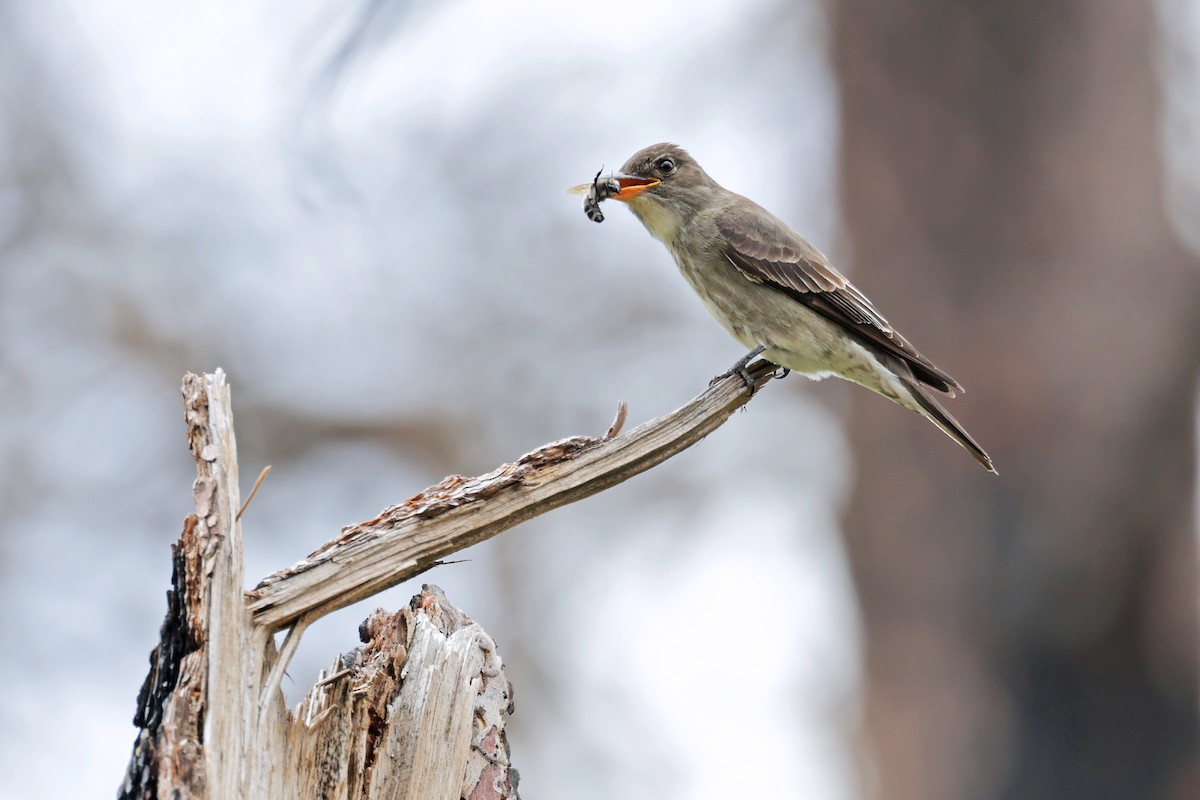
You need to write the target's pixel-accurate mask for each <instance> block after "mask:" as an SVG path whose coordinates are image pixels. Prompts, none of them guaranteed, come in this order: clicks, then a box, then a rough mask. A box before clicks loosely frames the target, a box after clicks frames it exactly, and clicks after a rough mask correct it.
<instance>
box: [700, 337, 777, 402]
mask: <svg viewBox="0 0 1200 800" xmlns="http://www.w3.org/2000/svg"><path fill="white" fill-rule="evenodd" d="M766 349H767V348H766V346H765V345H761V344H760V345H759V346H758V347H756V348H754V349H753V350H751V351H750V352H749V353H747V354H746V355H744V356H742V357H741V358H739V359H738V360H737V362H736V363H735V364H734V365H733V366H732V367H730V368H729V369H727V370H725V371H724V372H722V373H721V374H720V375H718V376H717V377H715V378H713V379H712V380H711V381H709V382H708V385H709V386H712V385H713V384H714V383H716V382H717V381H719V380H721V379H722V378H728V377H729V376H730V375H737V376H738V377H740V378H741V379H742V380H743V381H745V382H746V388H747V389H749V390H750V396H751V397H753V396H754V392H755V387H754V378H752V377H750V373H749V371H747V370H746V365H747V364H749V363H750V362H751V361H753V360H754V359H755V358H757V357H758V356H759V355H761V354H762V351H763V350H766Z"/></svg>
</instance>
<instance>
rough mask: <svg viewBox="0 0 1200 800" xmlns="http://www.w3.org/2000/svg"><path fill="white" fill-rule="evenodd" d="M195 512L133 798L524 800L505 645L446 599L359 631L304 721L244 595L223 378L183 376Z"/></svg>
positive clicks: (145, 719) (172, 594)
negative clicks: (508, 729)
mask: <svg viewBox="0 0 1200 800" xmlns="http://www.w3.org/2000/svg"><path fill="white" fill-rule="evenodd" d="M184 400H185V408H186V419H187V422H188V441H189V444H190V445H191V449H192V453H193V456H194V458H195V461H196V470H197V474H196V480H195V482H194V483H193V486H192V499H193V502H194V503H195V513H193V514H191V515H189V516H188V517H187V518H186V520H185V521H184V527H183V534H182V535H181V536H180V538H179V541H178V542H177V543H176V545H175V546H174V547H173V548H172V556H173V559H172V564H173V570H172V576H171V588H170V590H169V591H168V593H167V614H166V618H165V620H164V621H163V624H162V628H161V640H160V642H159V644H158V646H157V647H155V649H154V652H153V653H152V654H151V657H150V671H149V674H148V675H147V677H146V681H145V683H144V684H143V686H142V690H141V692H140V693H139V695H138V700H137V710H136V712H135V716H134V724H135V725H136V726H137V727H138V729H139V730H138V733H137V738H136V740H135V742H134V747H133V754H132V756H131V758H130V761H129V766H128V769H127V772H126V777H125V780H124V782H123V783H122V785H121V787H120V790H119V797H121V798H123V799H126V800H135V799H136V800H151V799H152V798H159V797H171V798H177V800H201V799H203V798H207V799H211V800H225V799H226V798H228V799H229V800H234V798H250V797H252V798H263V799H264V800H310V799H311V800H317V798H321V800H326V799H329V800H367V798H384V797H387V798H393V797H395V798H411V800H418V798H419V799H420V800H460V798H466V800H517V791H516V786H517V773H516V770H514V769H512V768H511V767H510V764H509V755H508V739H507V735H506V733H505V722H506V720H507V717H508V715H509V714H510V713H511V712H512V689H511V686H510V685H509V683H508V679H507V678H506V677H505V675H504V670H503V665H502V664H501V661H500V656H499V654H498V653H497V651H496V645H495V643H494V642H493V641H492V640H491V638H490V637H489V636H488V635H487V633H485V632H484V631H483V629H482V628H480V627H479V626H478V625H477V624H475V623H474V622H472V621H471V620H470V618H468V617H467V616H466V615H465V614H463V613H462V612H461V611H458V610H457V609H455V608H454V607H453V606H452V605H451V604H450V603H449V601H448V600H447V599H446V597H445V595H444V594H443V593H442V591H441V590H440V589H438V588H437V587H434V586H426V587H424V589H423V590H422V592H421V594H419V595H417V596H416V597H414V598H413V601H412V603H411V604H410V605H409V606H408V607H406V608H404V609H401V610H400V611H399V612H397V613H395V614H388V613H386V612H383V611H379V612H376V613H375V614H374V615H373V616H372V617H371V618H370V619H368V620H367V621H366V622H365V623H364V624H363V625H362V626H361V627H360V638H361V640H362V641H363V645H362V646H361V647H359V648H357V649H355V650H353V651H351V652H349V653H347V654H344V655H342V656H340V657H339V658H338V661H337V662H336V665H335V670H334V671H333V672H332V674H329V675H326V676H323V678H322V680H321V681H318V683H317V684H316V685H315V686H314V687H313V689H312V691H311V692H310V693H309V695H308V697H307V698H306V699H305V700H304V702H303V703H302V704H301V706H300V708H299V709H298V710H297V712H296V713H291V712H289V711H288V709H287V707H286V705H285V703H284V698H283V694H282V693H281V692H280V691H279V686H278V682H277V676H280V675H282V672H283V669H284V668H285V667H286V660H287V658H288V655H289V654H290V653H291V652H292V651H293V650H294V647H295V644H296V642H297V641H298V640H299V636H300V633H301V632H302V629H303V627H304V626H305V625H307V624H308V622H309V621H311V619H314V618H315V615H314V614H310V615H309V616H306V617H304V618H303V619H301V620H300V621H299V623H298V624H296V625H295V626H294V629H293V630H292V631H291V632H290V633H289V636H288V638H287V639H286V640H285V647H284V649H283V651H282V652H281V651H277V650H276V647H275V644H274V641H273V639H272V631H273V629H272V628H269V627H267V626H266V625H263V624H262V623H260V622H257V621H255V620H254V619H253V618H252V617H251V615H250V613H249V609H248V608H247V606H246V600H245V596H244V592H243V590H242V539H241V530H240V527H239V525H238V522H237V510H238V508H239V504H238V492H237V453H236V445H235V442H234V437H233V417H232V413H231V410H230V396H229V386H228V385H227V384H226V383H225V378H224V375H223V374H222V373H221V372H220V371H218V372H217V373H216V374H215V375H208V376H198V375H188V376H187V377H186V378H185V380H184Z"/></svg>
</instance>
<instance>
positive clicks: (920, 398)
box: [897, 376, 999, 475]
mask: <svg viewBox="0 0 1200 800" xmlns="http://www.w3.org/2000/svg"><path fill="white" fill-rule="evenodd" d="M897 377H900V380H901V381H902V382H903V383H904V385H905V387H906V388H907V389H908V391H909V393H910V394H912V397H913V399H914V400H916V401H917V404H918V405H919V406H920V407H921V408H920V410H919V411H918V413H920V414H921V415H922V416H924V417H927V418H928V419H929V421H930V422H932V423H933V424H934V425H937V426H938V427H939V428H940V429H941V430H942V432H943V433H945V434H946V435H947V436H949V437H950V438H951V439H953V440H954V441H956V442H958V443H959V445H961V446H962V448H963V449H964V450H966V451H967V452H968V453H970V454H971V456H972V457H973V458H974V459H975V460H976V461H978V462H979V463H980V464H981V465H982V466H983V468H984V469H986V470H987V471H988V472H990V473H992V474H993V475H998V474H999V473H997V472H996V468H995V467H994V466H993V465H992V458H991V456H989V455H988V454H987V453H986V452H984V450H983V448H982V447H980V446H979V443H978V442H976V441H975V440H974V439H973V438H971V434H969V433H967V431H966V430H965V429H964V428H963V426H962V425H959V424H958V420H956V419H955V418H954V417H953V416H951V414H950V412H949V411H947V410H946V409H944V408H942V406H941V404H940V403H938V401H937V400H934V399H933V397H931V396H930V394H929V392H927V391H926V390H925V388H924V387H923V386H921V385H920V384H919V383H917V382H916V381H915V380H909V379H908V378H906V377H904V376H897Z"/></svg>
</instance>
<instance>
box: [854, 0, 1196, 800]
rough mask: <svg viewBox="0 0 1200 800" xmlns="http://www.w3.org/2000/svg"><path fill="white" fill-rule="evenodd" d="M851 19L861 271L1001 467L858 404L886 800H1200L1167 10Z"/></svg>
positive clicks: (857, 3)
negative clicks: (1162, 130) (1159, 58)
mask: <svg viewBox="0 0 1200 800" xmlns="http://www.w3.org/2000/svg"><path fill="white" fill-rule="evenodd" d="M833 16H834V34H833V37H834V45H833V46H834V51H835V61H836V67H837V71H838V80H839V82H840V93H841V105H842V115H843V117H842V120H843V126H844V132H843V136H844V139H843V154H842V159H843V162H842V193H843V203H844V219H845V226H846V231H847V234H848V239H849V243H850V248H851V252H852V257H851V258H849V259H846V261H847V264H848V266H849V267H850V271H851V272H852V275H853V277H855V278H858V279H861V281H860V285H862V286H864V287H865V288H866V289H867V291H868V293H869V294H870V295H871V296H872V298H873V299H875V300H876V302H877V303H878V304H879V306H880V308H881V309H883V310H884V313H886V314H888V316H889V318H890V319H891V321H892V322H894V323H896V324H897V325H898V327H899V328H900V329H901V330H902V331H904V332H905V334H906V335H907V336H909V337H910V339H912V341H913V342H914V343H915V344H916V345H917V347H918V348H920V349H921V350H922V351H923V352H924V353H925V354H926V355H928V356H930V357H931V358H933V360H934V361H935V362H936V363H938V364H939V365H940V366H942V367H945V368H946V369H948V370H949V371H950V372H951V373H952V374H953V375H955V376H956V377H958V378H959V379H960V380H961V381H962V382H963V383H964V385H966V387H967V389H968V394H967V395H966V396H965V398H964V399H962V400H960V401H957V402H955V403H953V404H952V405H953V412H954V413H955V414H956V415H957V416H958V417H959V419H960V420H962V421H963V422H964V423H965V424H966V426H967V428H968V429H969V430H971V431H972V432H973V433H974V434H975V435H976V437H977V438H978V439H979V441H980V442H981V443H982V444H983V445H984V447H986V448H987V449H989V451H990V452H991V454H992V456H993V457H994V458H995V460H996V465H997V468H998V469H999V470H1000V477H999V478H998V479H997V478H992V477H991V476H989V475H986V474H984V473H983V472H982V471H981V470H979V469H978V467H977V466H975V465H974V464H973V463H972V462H971V461H970V459H969V458H967V457H966V456H965V455H964V454H963V453H962V452H961V451H959V450H958V449H957V448H955V447H953V446H951V445H949V444H948V443H947V442H945V441H943V440H942V439H941V437H939V436H938V435H937V433H936V432H934V431H933V430H932V429H931V428H930V427H929V426H928V424H927V423H925V422H923V421H922V420H920V419H918V418H917V417H916V416H915V415H904V414H901V413H898V412H896V411H894V410H893V409H891V408H888V407H887V406H886V404H885V403H883V402H882V401H879V400H878V399H877V398H874V397H871V396H868V395H866V394H865V393H859V394H858V395H857V396H856V398H855V403H856V410H857V413H856V415H855V418H854V425H853V430H854V433H853V436H854V443H855V453H856V456H857V458H858V464H859V470H858V482H857V486H858V488H857V494H856V496H855V498H854V499H853V501H852V503H851V506H850V507H851V509H852V510H851V512H850V513H849V515H848V519H847V522H846V527H847V536H848V540H849V548H850V553H851V559H852V562H853V569H854V572H855V577H856V581H857V585H858V589H859V593H860V598H861V603H862V610H863V616H864V622H865V628H866V633H867V638H866V641H867V654H866V681H867V686H866V712H865V715H866V718H865V723H866V731H865V735H866V739H867V742H866V744H867V746H868V754H869V755H868V758H869V759H870V760H871V762H872V763H871V767H870V769H869V770H868V774H871V775H873V776H874V778H873V782H875V783H876V784H877V785H876V786H875V792H874V794H875V795H876V796H880V797H887V798H889V800H909V799H910V798H911V800H942V799H944V798H956V799H957V798H1023V800H1038V799H1039V798H1063V797H1071V798H1122V800H1124V798H1134V797H1137V798H1184V797H1200V778H1198V773H1197V746H1198V742H1200V737H1198V719H1197V685H1198V678H1197V655H1196V654H1197V632H1196V625H1197V620H1196V605H1197V603H1196V599H1197V576H1196V548H1195V531H1194V519H1193V511H1192V508H1193V507H1192V499H1193V498H1192V494H1193V487H1194V485H1195V477H1196V476H1195V463H1194V447H1195V440H1194V431H1195V403H1196V380H1197V374H1198V366H1200V313H1198V311H1200V308H1198V307H1200V301H1198V298H1200V280H1198V272H1197V264H1196V262H1195V259H1194V258H1192V257H1190V256H1188V255H1187V254H1185V253H1184V252H1183V250H1182V249H1181V247H1180V245H1179V244H1177V242H1176V240H1175V238H1174V237H1173V236H1172V234H1171V232H1170V230H1169V229H1168V226H1167V221H1166V216H1165V212H1164V209H1163V192H1162V176H1161V170H1162V167H1161V160H1160V153H1159V142H1160V137H1159V135H1158V131H1157V124H1158V119H1159V110H1158V97H1159V92H1158V89H1157V86H1156V84H1155V69H1154V58H1155V50H1154V48H1155V38H1156V31H1155V20H1154V9H1153V5H1152V4H1151V3H1150V2H1148V0H1137V1H1136V2H1135V1H1134V0H1130V2H1124V3H1091V2H1086V0H1042V1H1041V2H1036V3H1035V2H1030V0H1019V1H1018V2H1009V3H994V2H986V1H985V0H951V2H944V1H941V0H939V1H938V2H934V0H917V1H916V2H907V3H896V2H894V1H893V0H840V2H836V3H834V5H833ZM918 287H919V288H918Z"/></svg>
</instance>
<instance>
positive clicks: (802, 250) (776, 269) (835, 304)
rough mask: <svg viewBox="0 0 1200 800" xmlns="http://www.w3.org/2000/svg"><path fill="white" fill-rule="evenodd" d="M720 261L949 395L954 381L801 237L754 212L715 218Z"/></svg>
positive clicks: (959, 388)
mask: <svg viewBox="0 0 1200 800" xmlns="http://www.w3.org/2000/svg"><path fill="white" fill-rule="evenodd" d="M716 224H717V229H718V230H719V231H720V232H721V235H722V236H723V237H724V238H725V241H726V242H727V243H728V246H727V247H726V248H725V253H724V254H725V257H726V258H727V259H729V262H730V263H731V264H733V266H734V267H736V268H737V269H738V270H739V271H740V272H741V273H742V274H743V275H745V276H746V277H747V278H748V279H750V280H752V281H754V282H756V283H761V284H764V285H767V286H770V287H772V288H774V289H778V290H779V291H781V292H783V293H785V294H787V295H788V296H790V297H792V298H793V299H794V300H796V301H798V302H800V303H803V304H804V305H805V306H807V307H808V308H810V309H812V310H813V311H815V312H816V313H818V314H820V315H821V316H823V317H825V318H826V319H828V320H830V321H831V322H833V323H835V324H837V325H840V326H841V327H842V328H844V329H845V330H846V331H847V332H848V333H849V334H851V335H852V336H854V337H855V338H857V339H858V340H859V341H861V342H862V343H864V344H866V345H868V346H870V347H873V348H876V349H878V350H882V351H883V352H884V353H887V354H889V355H891V356H894V357H895V358H898V359H899V360H901V361H902V362H904V363H905V364H907V365H908V366H909V368H911V369H912V372H913V376H914V377H916V379H917V380H919V381H920V382H922V383H924V384H926V385H928V386H930V387H932V388H934V389H937V390H938V391H941V392H945V393H947V394H949V395H952V396H953V395H954V393H955V392H956V391H960V392H961V391H962V386H961V385H959V383H958V381H956V380H954V378H952V377H950V375H948V374H947V373H946V372H944V371H943V370H941V369H939V368H938V367H937V366H935V365H934V364H933V362H931V361H930V360H929V359H927V358H925V357H924V356H922V355H921V354H920V353H918V352H917V351H916V349H915V348H914V347H913V346H912V345H911V344H909V343H908V341H907V340H906V339H905V338H904V337H903V336H901V335H900V334H899V333H897V332H896V330H895V329H894V328H892V326H891V324H890V323H889V322H888V321H887V320H886V319H884V317H883V315H882V314H880V313H879V312H878V311H877V310H876V309H875V306H874V305H872V304H871V301H870V300H868V299H867V297H866V295H864V294H863V293H862V292H860V291H859V290H858V289H857V288H856V287H855V286H854V284H852V283H850V281H848V280H846V278H845V277H844V276H843V275H842V274H841V273H840V272H838V271H837V269H835V268H834V266H833V265H832V264H831V263H829V259H827V258H826V257H825V256H824V254H822V253H821V251H819V250H818V249H817V248H815V247H813V246H812V245H811V244H809V243H808V242H807V241H806V240H805V239H804V238H803V237H801V236H800V235H799V234H797V233H796V232H795V231H793V230H792V229H791V228H789V227H788V226H787V225H785V224H784V223H783V222H780V221H779V220H778V219H776V218H775V217H773V216H772V215H771V214H769V213H768V212H767V211H765V210H763V209H761V208H759V207H758V206H753V205H752V206H750V207H749V208H745V207H734V208H730V209H727V210H726V211H724V212H722V213H721V214H719V215H718V216H717V218H716Z"/></svg>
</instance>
